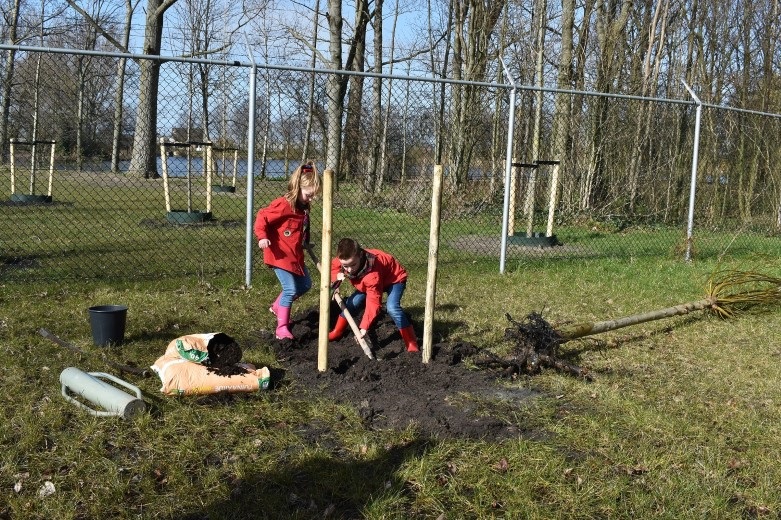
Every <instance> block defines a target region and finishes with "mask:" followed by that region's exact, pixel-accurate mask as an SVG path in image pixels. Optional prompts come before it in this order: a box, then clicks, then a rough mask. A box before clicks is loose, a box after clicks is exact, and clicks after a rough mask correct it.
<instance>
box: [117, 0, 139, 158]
mask: <svg viewBox="0 0 781 520" xmlns="http://www.w3.org/2000/svg"><path fill="white" fill-rule="evenodd" d="M133 11H134V9H133V3H132V0H126V2H125V26H124V32H123V34H122V44H123V45H124V46H125V48H127V46H128V44H129V43H130V28H131V26H132V23H133ZM126 65H127V60H126V59H125V58H119V60H117V77H116V83H115V84H114V133H113V136H112V139H111V171H112V172H113V173H118V172H119V147H120V141H121V140H122V117H123V114H124V103H125V95H124V89H125V73H126V70H127V67H126Z"/></svg>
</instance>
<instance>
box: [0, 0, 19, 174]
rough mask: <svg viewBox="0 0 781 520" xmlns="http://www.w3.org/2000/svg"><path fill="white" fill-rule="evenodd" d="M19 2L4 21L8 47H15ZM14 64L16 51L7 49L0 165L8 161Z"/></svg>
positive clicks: (14, 3)
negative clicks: (6, 28) (6, 29)
mask: <svg viewBox="0 0 781 520" xmlns="http://www.w3.org/2000/svg"><path fill="white" fill-rule="evenodd" d="M20 4H21V0H13V4H12V6H11V12H10V14H9V16H8V18H7V19H6V22H7V27H8V35H7V38H6V40H7V42H8V44H9V45H16V44H17V43H18V41H17V28H18V24H19V13H20ZM15 63H16V51H15V50H13V49H9V50H8V51H7V54H6V60H5V68H4V71H3V72H4V74H3V94H2V96H3V103H2V116H0V164H4V163H6V162H7V161H8V145H7V143H8V119H9V116H10V111H11V89H12V87H13V82H14V65H15Z"/></svg>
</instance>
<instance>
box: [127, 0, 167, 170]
mask: <svg viewBox="0 0 781 520" xmlns="http://www.w3.org/2000/svg"><path fill="white" fill-rule="evenodd" d="M176 2H177V0H147V3H146V20H145V23H144V47H143V51H144V54H146V55H148V56H159V55H160V44H161V42H162V38H163V16H164V15H165V13H166V11H168V9H170V8H171V7H172V6H173V5H174V4H175V3H176ZM139 69H140V76H139V82H138V105H137V108H136V127H135V131H134V134H133V153H132V155H131V158H130V172H131V173H135V174H136V175H140V176H142V177H144V178H145V179H149V178H158V177H159V175H158V173H157V156H156V154H155V141H156V140H157V93H158V87H159V84H160V61H159V60H156V59H154V58H150V59H143V60H141V63H140V64H139Z"/></svg>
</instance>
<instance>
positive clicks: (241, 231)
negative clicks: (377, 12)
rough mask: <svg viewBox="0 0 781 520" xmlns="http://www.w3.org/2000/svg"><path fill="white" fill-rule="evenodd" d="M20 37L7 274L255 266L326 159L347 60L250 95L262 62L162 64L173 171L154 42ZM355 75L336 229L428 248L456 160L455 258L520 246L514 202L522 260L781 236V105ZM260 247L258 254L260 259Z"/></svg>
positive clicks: (702, 250)
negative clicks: (151, 83) (283, 199)
mask: <svg viewBox="0 0 781 520" xmlns="http://www.w3.org/2000/svg"><path fill="white" fill-rule="evenodd" d="M3 48H4V49H6V51H8V50H9V49H10V47H7V46H5V47H3ZM14 49H15V52H16V57H15V68H14V71H13V77H12V78H10V79H9V77H10V76H9V71H8V70H3V77H4V78H5V80H6V81H11V83H10V84H11V85H12V88H11V89H9V90H6V92H8V94H7V95H6V97H5V99H4V100H3V101H4V106H6V104H7V106H8V110H7V118H6V122H5V124H4V128H5V136H4V141H3V142H2V143H0V146H2V156H3V161H2V164H1V165H0V174H1V175H0V216H1V217H2V222H3V225H2V226H0V255H2V256H1V257H0V277H1V278H2V279H7V280H22V281H23V280H48V279H62V278H76V279H110V280H117V279H130V280H132V279H134V278H154V277H160V276H167V275H172V276H173V275H192V276H198V277H202V278H203V279H205V280H209V279H212V278H213V277H216V276H222V275H228V276H235V278H236V279H237V280H243V279H244V273H245V269H246V267H247V266H246V258H247V256H246V253H247V251H246V246H247V244H248V240H247V232H248V230H249V228H250V226H251V222H249V223H248V222H247V215H248V213H249V214H250V215H251V216H252V217H251V218H254V214H255V212H256V211H257V210H258V209H259V208H260V207H262V206H264V205H265V204H267V203H268V202H269V201H270V200H272V199H273V198H275V197H278V196H280V195H281V194H282V193H284V192H285V191H286V189H287V177H288V175H289V174H290V173H291V172H292V171H293V170H294V169H295V168H296V167H297V166H298V165H299V164H300V163H301V161H302V160H303V159H304V158H311V159H313V160H315V162H316V164H317V165H318V167H319V168H320V169H321V170H322V169H323V168H324V167H325V164H324V157H325V153H326V140H327V138H326V136H327V135H328V134H327V120H326V103H327V100H326V94H325V93H326V79H327V76H328V74H329V73H328V72H327V71H317V70H311V71H305V70H300V69H299V70H288V69H283V68H278V67H263V66H261V67H259V68H258V69H257V78H256V79H257V82H256V84H257V87H256V91H255V97H254V101H255V102H254V103H250V94H249V85H250V84H251V82H250V79H251V78H250V75H251V74H252V73H253V69H252V68H251V67H249V66H248V65H246V64H241V63H230V64H228V63H215V62H209V61H207V60H185V59H178V60H165V61H162V62H160V77H159V90H158V99H157V113H156V120H155V121H154V122H153V125H152V128H154V132H155V135H154V136H151V135H150V136H144V137H146V138H148V140H149V141H150V142H152V143H154V145H153V147H152V148H153V150H152V153H153V156H152V157H153V161H154V170H155V172H156V173H157V175H148V173H149V172H148V171H147V172H145V171H140V170H138V169H134V168H133V161H132V160H131V159H132V158H133V143H134V138H135V139H136V140H138V136H137V135H135V134H136V133H137V129H138V128H139V125H138V124H137V121H136V113H137V112H136V109H137V105H138V103H139V96H138V92H139V77H140V73H139V63H140V61H141V60H143V59H145V58H143V57H139V56H132V57H128V56H123V55H112V54H106V55H101V54H99V53H81V54H80V53H78V52H76V51H64V50H61V51H54V50H51V49H31V48H28V49H22V48H14ZM120 79H122V82H121V83H120V82H119V80H120ZM345 82H346V84H345V87H346V88H345V92H346V95H345V99H344V107H345V116H344V119H343V132H342V135H343V148H342V160H341V163H340V165H339V167H338V168H337V169H336V174H337V177H336V186H335V188H336V191H335V194H334V215H333V229H334V240H335V241H337V240H338V239H339V238H341V237H343V236H352V237H355V238H357V239H358V240H359V241H361V242H362V243H364V244H366V245H367V246H370V247H379V248H384V249H388V250H390V251H392V252H393V253H394V254H395V255H397V256H398V257H399V258H400V259H401V260H402V261H403V262H404V263H405V264H407V265H409V266H412V265H419V266H421V267H423V266H425V263H426V261H427V252H428V229H429V218H430V217H429V216H430V212H431V177H432V172H433V169H434V166H435V164H437V163H441V164H442V165H443V168H444V172H445V189H444V194H443V201H442V224H441V227H440V230H441V239H440V253H439V260H440V262H443V263H447V262H461V261H464V260H465V259H473V260H474V259H477V260H485V261H488V262H498V260H499V256H500V253H501V250H502V237H503V224H505V222H503V218H504V215H505V208H506V207H507V208H508V214H507V218H508V221H507V223H506V224H507V226H508V234H507V235H505V236H506V254H507V257H508V259H510V260H513V259H521V260H523V261H528V260H529V259H537V258H546V259H547V258H557V259H581V258H584V257H599V256H609V257H618V258H629V257H633V256H639V255H647V256H672V257H680V258H682V259H683V257H684V251H685V249H686V247H687V244H688V246H689V247H691V248H692V251H693V257H694V258H695V259H696V258H703V257H714V256H718V255H723V254H725V253H727V254H741V255H742V254H771V255H772V254H778V252H779V248H778V237H779V230H780V229H781V173H779V170H778V167H777V165H778V164H779V157H778V155H779V153H781V152H779V148H778V146H777V143H778V142H779V140H781V120H780V119H779V118H778V117H776V116H774V115H772V114H762V113H752V112H750V111H736V110H726V109H723V108H719V107H713V106H707V105H706V106H704V107H703V110H702V121H701V126H700V131H699V132H697V131H695V130H696V129H697V126H696V124H697V117H696V116H697V110H696V105H695V104H694V103H693V102H688V101H686V102H683V101H674V100H673V101H666V100H658V99H641V98H635V97H630V96H605V95H601V94H589V93H578V92H562V91H558V92H557V91H553V90H547V91H544V92H543V91H540V90H535V89H532V88H522V89H519V91H518V92H517V96H516V95H515V94H512V95H511V89H510V86H509V85H505V84H490V83H481V84H470V83H468V82H452V81H451V82H448V81H444V80H443V81H434V80H430V79H421V78H402V77H398V76H384V77H383V76H376V75H346V76H345ZM118 93H121V94H122V95H118ZM511 97H515V100H516V103H515V117H514V122H515V124H514V127H513V128H512V142H511V145H510V146H509V148H508V145H507V141H508V134H510V132H509V130H510V129H509V128H508V121H509V110H510V107H511V103H510V100H511ZM253 108H254V113H252V114H251V113H250V111H251V110H252V109H253ZM562 114H566V115H562ZM251 124H252V125H253V126H252V129H253V132H250V125H251ZM250 135H254V136H255V139H254V141H255V142H254V143H252V144H253V146H252V147H250V143H248V142H247V141H248V136H250ZM249 149H254V150H255V154H254V157H253V158H252V160H251V161H250V160H249V159H250V158H249V157H248V150H249ZM508 149H509V150H510V155H511V156H512V158H511V164H510V165H508V164H507V160H506V159H507V156H508ZM695 152H696V153H695ZM695 160H697V161H698V167H697V171H698V175H697V180H696V183H695V185H694V188H695V190H694V191H693V192H692V190H691V178H692V170H693V167H692V164H693V161H695ZM249 164H252V169H253V171H252V173H251V175H252V176H253V177H252V178H253V184H254V193H253V194H251V195H252V198H249V195H250V194H248V193H247V186H248V182H247V181H248V172H249V167H248V165H249ZM694 164H697V163H694ZM145 173H147V175H145ZM692 193H694V194H695V195H696V196H695V198H694V205H693V206H690V204H691V201H692ZM248 200H251V201H252V203H251V207H250V208H248ZM505 204H507V206H506V205H505ZM690 209H693V221H692V223H693V229H694V241H693V242H687V223H688V222H687V220H688V215H689V211H690ZM318 210H319V206H318V205H317V204H316V205H315V207H314V210H313V212H312V216H313V222H312V224H313V229H314V230H315V233H314V237H315V241H317V237H318V236H319V232H318V230H319V229H320V225H321V222H320V214H319V211H318ZM254 242H255V241H254V238H252V239H251V240H250V241H249V243H250V244H254ZM260 258H261V255H260V254H259V252H258V251H254V259H253V261H252V264H253V265H251V266H250V267H251V268H252V269H258V268H259V267H260V266H261V260H260Z"/></svg>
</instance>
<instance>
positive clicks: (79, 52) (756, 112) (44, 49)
mask: <svg viewBox="0 0 781 520" xmlns="http://www.w3.org/2000/svg"><path fill="white" fill-rule="evenodd" d="M0 50H10V51H20V52H41V53H53V54H73V55H89V56H103V57H113V58H125V59H131V60H134V61H138V60H153V61H159V62H161V63H164V62H169V61H173V62H180V63H202V64H211V65H221V66H225V67H243V68H255V67H256V68H260V69H267V70H282V71H293V72H308V73H314V74H334V73H337V74H339V75H343V76H363V77H370V78H384V79H397V80H402V81H418V82H427V83H448V84H455V85H473V86H481V87H489V88H496V89H505V90H523V91H532V92H537V91H540V92H548V93H553V94H570V95H579V96H590V97H606V98H613V99H627V100H634V101H644V102H660V103H669V104H675V105H697V102H696V101H694V100H692V99H672V98H657V97H645V96H636V95H632V94H617V93H607V92H590V91H584V90H572V89H560V88H553V87H539V86H533V85H511V84H505V83H491V82H484V81H467V80H457V79H449V78H425V77H422V76H402V75H398V74H380V73H376V72H357V71H350V70H339V71H334V70H332V69H319V68H308V67H292V66H290V65H273V64H270V63H266V64H255V63H248V62H243V61H241V60H210V59H205V58H192V57H185V56H160V55H150V54H138V53H125V52H112V51H92V50H87V49H66V48H58V47H38V46H26V45H8V44H6V43H0ZM701 106H704V107H709V108H714V109H718V110H729V111H733V112H741V113H744V114H753V115H758V116H765V117H773V118H780V119H781V114H776V113H772V112H762V111H759V110H752V109H748V108H738V107H730V106H725V105H715V104H712V103H701Z"/></svg>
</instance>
